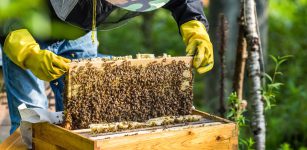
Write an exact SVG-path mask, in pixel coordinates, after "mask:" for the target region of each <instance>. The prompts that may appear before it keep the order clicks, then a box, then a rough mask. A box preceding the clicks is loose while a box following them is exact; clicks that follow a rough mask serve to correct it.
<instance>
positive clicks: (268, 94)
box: [262, 55, 292, 110]
mask: <svg viewBox="0 0 307 150" xmlns="http://www.w3.org/2000/svg"><path fill="white" fill-rule="evenodd" d="M270 57H271V59H272V60H273V61H274V63H275V68H274V72H273V75H272V76H270V75H269V74H267V73H265V76H266V78H267V79H268V80H269V83H267V84H266V85H265V86H264V87H263V91H262V92H263V93H262V95H263V98H264V100H265V105H266V106H265V110H269V109H271V107H272V106H274V105H275V102H276V95H277V94H279V90H280V87H281V86H282V85H283V83H280V82H276V77H277V76H282V75H283V73H282V72H280V71H279V68H280V65H281V64H283V63H284V62H286V61H287V59H288V58H290V57H292V56H290V55H286V56H282V57H280V56H278V57H274V56H273V55H271V56H270Z"/></svg>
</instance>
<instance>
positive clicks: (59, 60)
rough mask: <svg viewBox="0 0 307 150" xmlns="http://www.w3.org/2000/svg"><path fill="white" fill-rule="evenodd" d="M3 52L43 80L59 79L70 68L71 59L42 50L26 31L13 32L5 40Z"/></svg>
mask: <svg viewBox="0 0 307 150" xmlns="http://www.w3.org/2000/svg"><path fill="white" fill-rule="evenodd" d="M3 51H4V53H5V54H6V55H7V56H8V57H9V58H10V59H11V60H12V61H13V62H14V63H15V64H16V65H18V66H19V67H21V68H23V69H30V70H31V71H32V73H33V74H34V75H35V76H37V77H38V78H39V79H41V80H45V81H52V80H54V79H57V78H59V77H61V76H62V75H63V74H64V73H65V72H67V71H68V68H69V65H68V63H69V62H70V60H69V59H66V58H63V57H60V56H57V55H56V54H54V53H52V52H50V51H48V50H41V49H40V47H39V45H38V44H37V43H36V41H35V40H34V38H33V37H32V35H31V34H30V33H29V32H28V30H26V29H21V30H16V31H13V32H11V33H10V34H9V35H8V36H7V37H6V39H5V42H4V48H3Z"/></svg>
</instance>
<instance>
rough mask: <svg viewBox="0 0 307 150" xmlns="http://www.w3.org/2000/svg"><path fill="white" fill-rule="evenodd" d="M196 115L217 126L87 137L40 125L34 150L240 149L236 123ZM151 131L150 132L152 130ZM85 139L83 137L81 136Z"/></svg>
mask: <svg viewBox="0 0 307 150" xmlns="http://www.w3.org/2000/svg"><path fill="white" fill-rule="evenodd" d="M193 113H194V114H199V115H203V116H204V117H205V118H208V117H210V119H215V121H217V122H214V121H213V122H210V123H205V124H203V125H201V124H196V125H186V126H183V127H182V126H178V127H172V128H167V129H159V131H158V132H155V131H153V132H146V131H147V130H146V129H144V131H140V132H133V134H132V132H131V134H130V132H129V136H126V135H128V133H127V134H119V135H115V134H118V133H114V136H112V137H111V136H110V135H112V134H110V135H107V136H109V138H105V137H107V136H101V137H102V138H100V137H99V136H98V137H95V136H92V137H91V136H84V133H83V132H88V131H89V130H76V131H70V130H66V129H64V128H62V127H58V126H56V125H53V124H48V123H39V124H35V125H34V126H33V131H34V132H33V136H34V138H33V139H34V140H33V143H34V144H33V145H34V146H33V147H35V148H36V149H50V150H59V149H63V148H65V149H76V150H78V149H86V150H102V149H119V150H121V149H122V150H129V149H145V150H146V149H176V150H177V149H179V150H180V149H183V150H184V149H206V150H211V149H212V150H213V149H219V150H232V149H237V148H238V134H237V133H238V131H237V127H236V125H235V124H234V123H232V122H230V121H228V120H226V119H222V118H219V117H216V116H213V115H210V114H208V113H204V112H201V111H197V110H195V111H194V112H193ZM148 131H149V130H148ZM73 132H75V133H73ZM81 135H83V136H84V137H83V136H81Z"/></svg>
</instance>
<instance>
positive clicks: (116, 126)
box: [90, 115, 203, 134]
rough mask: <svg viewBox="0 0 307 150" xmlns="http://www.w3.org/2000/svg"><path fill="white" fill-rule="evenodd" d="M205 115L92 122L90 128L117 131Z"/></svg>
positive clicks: (94, 131) (92, 130)
mask: <svg viewBox="0 0 307 150" xmlns="http://www.w3.org/2000/svg"><path fill="white" fill-rule="evenodd" d="M202 118H203V117H202V116H200V115H184V116H166V117H158V118H153V119H149V120H148V121H146V122H131V121H123V122H114V123H104V124H91V125H90V129H91V132H92V133H93V134H98V133H107V132H117V131H123V130H130V129H139V128H146V127H154V126H165V125H170V124H175V123H186V122H196V121H200V120H201V119H202Z"/></svg>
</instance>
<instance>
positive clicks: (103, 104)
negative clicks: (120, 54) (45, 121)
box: [64, 58, 193, 129]
mask: <svg viewBox="0 0 307 150" xmlns="http://www.w3.org/2000/svg"><path fill="white" fill-rule="evenodd" d="M166 59H167V58H165V60H166ZM77 62H78V63H83V64H85V65H83V66H82V65H80V66H78V65H77V66H75V67H72V68H71V69H70V71H69V74H68V75H67V79H69V80H70V81H69V82H67V83H69V84H66V87H65V88H66V94H67V93H68V92H70V94H68V95H69V96H64V97H65V99H64V114H65V119H64V127H65V128H68V129H84V128H88V127H89V125H90V124H97V123H103V122H108V123H111V122H122V121H132V122H144V121H146V120H149V119H151V118H157V117H162V116H182V115H189V114H191V113H192V99H193V90H192V81H193V75H192V69H191V67H189V66H187V65H186V64H185V62H184V61H181V60H178V61H177V60H173V61H171V62H170V63H166V61H161V62H156V61H154V59H153V61H152V62H150V63H149V64H147V65H146V66H143V65H131V62H130V61H129V60H122V62H121V63H120V64H119V63H116V61H110V60H103V59H101V60H99V61H98V59H91V60H77ZM97 62H102V63H98V66H97ZM75 63H76V62H75ZM123 126H125V125H123Z"/></svg>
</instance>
